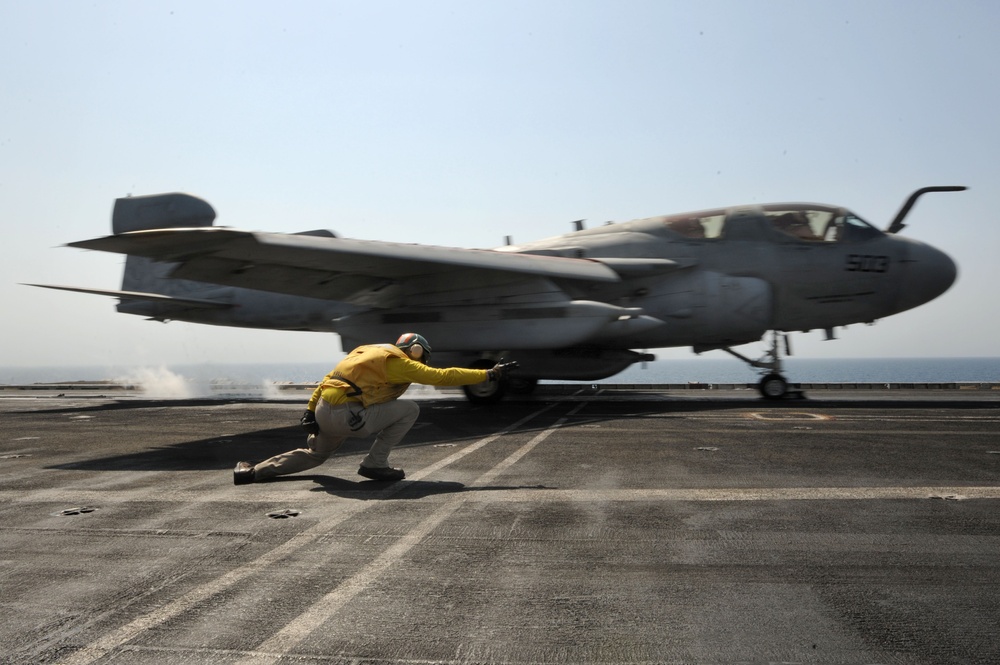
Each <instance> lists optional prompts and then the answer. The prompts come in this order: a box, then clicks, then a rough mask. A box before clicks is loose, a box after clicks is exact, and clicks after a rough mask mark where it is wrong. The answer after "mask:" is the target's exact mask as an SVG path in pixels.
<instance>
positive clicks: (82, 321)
mask: <svg viewBox="0 0 1000 665" xmlns="http://www.w3.org/2000/svg"><path fill="white" fill-rule="evenodd" d="M998 29H1000V4H998V3H995V2H992V1H991V0H984V1H982V2H976V1H972V0H959V1H958V2H944V1H941V2H926V1H919V0H918V1H908V0H907V1H904V0H900V1H895V0H879V1H878V2H872V1H871V0H861V1H857V2H855V1H851V0H849V1H842V2H801V1H798V0H793V1H779V0H774V1H768V0H756V1H751V0H718V1H706V2H697V3H696V2H689V1H676V2H672V1H670V0H654V1H648V2H647V1H630V0H613V1H606V2H605V1H593V2H588V1H587V0H576V1H544V0H542V1H539V0H531V1H525V2H522V1H520V0H504V1H502V2H499V1H498V2H490V1H482V2H462V1H458V0H456V1H454V2H439V1H435V0H426V1H424V2H420V3H414V2H404V1H399V2H364V3H359V2H332V1H331V2H289V3H274V2H260V1H256V0H246V1H243V2H240V3H231V2H214V1H206V0H196V1H192V2H188V1H186V0H177V1H175V2H169V3H161V2H134V1H122V2H108V1H105V0H96V1H94V2H86V3H83V2H79V3H77V2H61V1H60V2H51V1H46V0H25V1H20V0H0V85H2V90H3V103H2V104H0V230H2V232H3V241H2V243H0V299H2V302H3V304H4V310H5V311H4V316H3V326H2V327H0V342H2V343H0V366H18V367H30V366H45V367H59V366H65V367H71V366H83V365H86V366H94V365H108V364H113V365H173V364H198V363H244V362H275V363H283V362H323V361H326V360H327V359H330V360H335V359H336V358H339V357H340V355H341V349H340V342H339V338H337V337H336V336H335V335H329V334H319V333H297V332H275V331H255V330H239V329H231V328H219V327H213V326H199V325H195V324H187V323H181V322H172V323H167V324H162V323H156V322H150V321H145V320H143V319H142V318H140V317H135V316H128V315H124V314H118V313H117V312H116V311H115V308H114V305H115V302H116V301H115V300H114V299H112V298H106V297H101V296H95V295H84V294H74V293H67V292H58V291H50V290H42V289H36V288H31V287H27V286H22V285H21V284H22V283H26V282H30V283H46V284H62V285H74V286H83V287H89V288H99V289H116V288H119V287H120V282H121V268H122V257H120V256H118V255H113V254H106V253H101V252H88V251H85V250H79V249H74V248H68V247H64V246H63V245H65V244H66V243H69V242H72V241H76V240H83V239H87V238H92V237H97V236H102V235H106V234H108V233H110V217H111V208H112V205H113V203H114V199H116V198H118V197H123V196H128V195H144V194H155V193H161V192H173V191H181V192H187V193H190V194H194V195H196V196H199V197H202V198H204V199H206V200H207V201H209V202H210V203H211V204H212V206H213V207H214V208H215V210H216V211H217V213H218V218H217V222H216V223H217V224H220V225H225V226H231V227H237V228H241V229H247V230H263V231H274V232H296V231H302V230H308V229H317V228H328V229H333V230H335V231H336V232H337V233H338V234H340V235H342V236H347V237H354V238H364V239H374V240H387V241H402V242H419V243H429V244H436V245H445V246H454V247H477V248H488V247H496V246H499V245H502V244H503V242H504V238H505V236H512V237H513V239H514V241H515V242H526V241H529V240H535V239H539V238H544V237H550V236H556V235H560V234H563V233H567V232H569V231H571V230H572V227H571V222H572V220H577V219H586V220H588V222H587V223H588V224H593V225H596V224H600V223H604V222H605V221H608V220H614V221H626V220H630V219H636V218H642V217H650V216H654V215H662V214H669V213H675V212H683V211H687V210H699V209H705V208H713V207H721V206H729V205H737V204H747V203H764V202H770V201H808V202H819V203H829V204H836V205H842V206H845V207H847V208H850V209H851V210H853V211H854V212H856V213H857V214H858V215H860V216H861V217H863V218H865V219H867V220H868V221H870V222H872V223H873V224H874V225H876V226H878V227H880V228H885V226H887V225H888V223H889V221H890V220H891V219H892V217H893V216H894V215H895V213H896V211H897V210H898V209H899V207H900V206H901V205H902V203H903V201H904V200H905V198H906V197H907V196H908V195H909V193H910V192H912V191H913V190H915V189H917V188H919V187H923V186H927V185H966V186H968V187H969V190H968V191H966V192H963V193H949V194H932V195H928V196H926V197H924V198H923V199H921V200H920V202H919V203H918V204H917V206H916V208H915V209H914V211H913V212H912V213H911V215H910V217H909V218H908V227H907V228H906V229H905V230H904V231H903V233H905V234H907V235H910V236H912V237H914V238H917V239H919V240H922V241H925V242H928V243H930V244H932V245H934V246H936V247H938V248H939V249H942V250H944V251H945V252H947V253H948V254H949V255H951V256H952V257H953V258H954V259H955V260H956V262H957V263H958V265H959V278H958V281H957V283H956V284H955V285H954V286H953V287H952V288H951V290H950V291H948V292H947V293H945V294H944V295H943V296H941V297H940V298H938V299H937V300H935V301H932V302H931V303H928V304H926V305H924V306H922V307H920V308H917V309H915V310H912V311H910V312H906V313H903V314H899V315H896V316H894V317H889V318H887V319H884V320H881V321H879V322H878V323H877V324H876V325H874V326H865V325H854V326H851V327H849V328H847V329H845V330H841V331H839V332H838V336H839V339H838V340H836V341H825V340H824V339H823V335H822V333H820V332H813V333H804V334H798V335H796V336H795V338H794V350H795V352H796V354H797V355H798V356H801V357H845V358H857V357H911V356H912V357H925V356H946V357H947V356H998V355H1000V352H998V344H997V342H996V341H995V340H996V332H995V329H996V328H997V323H998V306H997V302H998V300H997V297H996V295H995V293H994V291H995V287H996V285H997V284H998V283H1000V262H998V261H996V259H995V255H996V253H997V250H998V249H1000V224H998V220H997V219H996V215H995V212H994V210H993V205H992V204H993V199H994V198H995V197H996V196H997V187H996V186H997V184H998V183H1000V160H998V159H997V157H998V154H1000V127H998V123H997V109H998V108H1000V85H998V84H997V75H996V65H997V63H1000V40H997V39H996V33H997V31H998ZM432 343H433V341H432ZM741 350H742V351H744V352H745V353H748V354H749V355H759V353H760V352H762V350H763V346H762V345H760V346H759V347H758V348H754V345H750V346H749V347H744V348H742V349H741ZM714 353H715V354H716V355H720V356H723V357H725V356H724V355H723V354H721V352H714ZM656 355H657V356H658V357H660V358H671V357H693V356H692V352H691V350H690V349H689V348H685V349H673V350H661V351H656Z"/></svg>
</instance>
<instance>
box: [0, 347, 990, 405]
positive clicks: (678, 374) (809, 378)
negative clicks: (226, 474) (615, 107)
mask: <svg viewBox="0 0 1000 665" xmlns="http://www.w3.org/2000/svg"><path fill="white" fill-rule="evenodd" d="M331 369H332V367H331V366H330V364H328V363H287V364H238V365H228V364H205V365H174V366H160V367H0V384H6V385H26V384H33V383H63V382H77V381H79V382H92V381H119V382H126V383H131V384H133V385H140V386H142V387H143V388H144V391H145V394H147V395H156V396H160V397H171V396H174V397H197V396H202V395H220V394H223V395H234V396H239V395H246V396H258V397H261V396H263V397H273V396H276V395H277V394H278V391H277V389H276V388H275V384H278V383H309V382H316V381H319V380H320V379H322V378H323V376H324V375H326V373H327V372H329V371H330V370H331ZM760 376H761V373H760V372H759V371H757V370H754V369H751V368H750V367H749V366H747V365H746V364H745V363H743V362H741V361H739V360H736V359H735V358H732V359H728V358H723V359H718V358H690V359H678V360H657V361H653V362H649V363H643V364H639V365H633V366H632V367H630V368H628V369H626V370H625V371H624V372H621V373H619V374H616V375H615V376H612V377H609V378H607V379H602V380H600V381H587V382H586V383H636V384H656V383H755V382H756V381H757V380H759V378H760ZM785 376H786V377H787V378H788V380H789V381H791V382H795V383H820V382H827V383H952V382H973V383H995V382H996V383H1000V358H853V359H844V358H837V359H832V358H796V357H792V358H787V359H786V360H785Z"/></svg>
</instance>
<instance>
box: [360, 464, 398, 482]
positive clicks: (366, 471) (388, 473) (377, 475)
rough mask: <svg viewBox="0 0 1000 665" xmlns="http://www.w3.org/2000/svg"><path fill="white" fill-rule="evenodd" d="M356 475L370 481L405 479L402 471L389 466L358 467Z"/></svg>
mask: <svg viewBox="0 0 1000 665" xmlns="http://www.w3.org/2000/svg"><path fill="white" fill-rule="evenodd" d="M358 475H360V476H364V477H365V478H371V479H372V480H402V479H403V478H406V473H404V472H403V470H402V469H394V468H393V467H391V466H383V467H380V468H372V467H367V466H359V467H358Z"/></svg>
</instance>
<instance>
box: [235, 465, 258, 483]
mask: <svg viewBox="0 0 1000 665" xmlns="http://www.w3.org/2000/svg"><path fill="white" fill-rule="evenodd" d="M253 481H254V472H253V462H237V463H236V468H235V469H233V485H248V484H250V483H252V482H253Z"/></svg>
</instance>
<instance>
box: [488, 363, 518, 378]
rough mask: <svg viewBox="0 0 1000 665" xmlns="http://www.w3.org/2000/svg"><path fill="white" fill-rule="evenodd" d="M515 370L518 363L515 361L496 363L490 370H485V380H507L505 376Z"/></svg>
mask: <svg viewBox="0 0 1000 665" xmlns="http://www.w3.org/2000/svg"><path fill="white" fill-rule="evenodd" d="M517 368H518V363H517V361H516V360H514V361H512V362H509V363H503V362H501V363H497V364H496V365H494V366H493V367H492V368H491V369H488V370H486V378H487V379H489V380H490V381H499V380H500V379H505V378H507V375H508V374H510V373H511V372H512V371H513V370H515V369H517Z"/></svg>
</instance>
